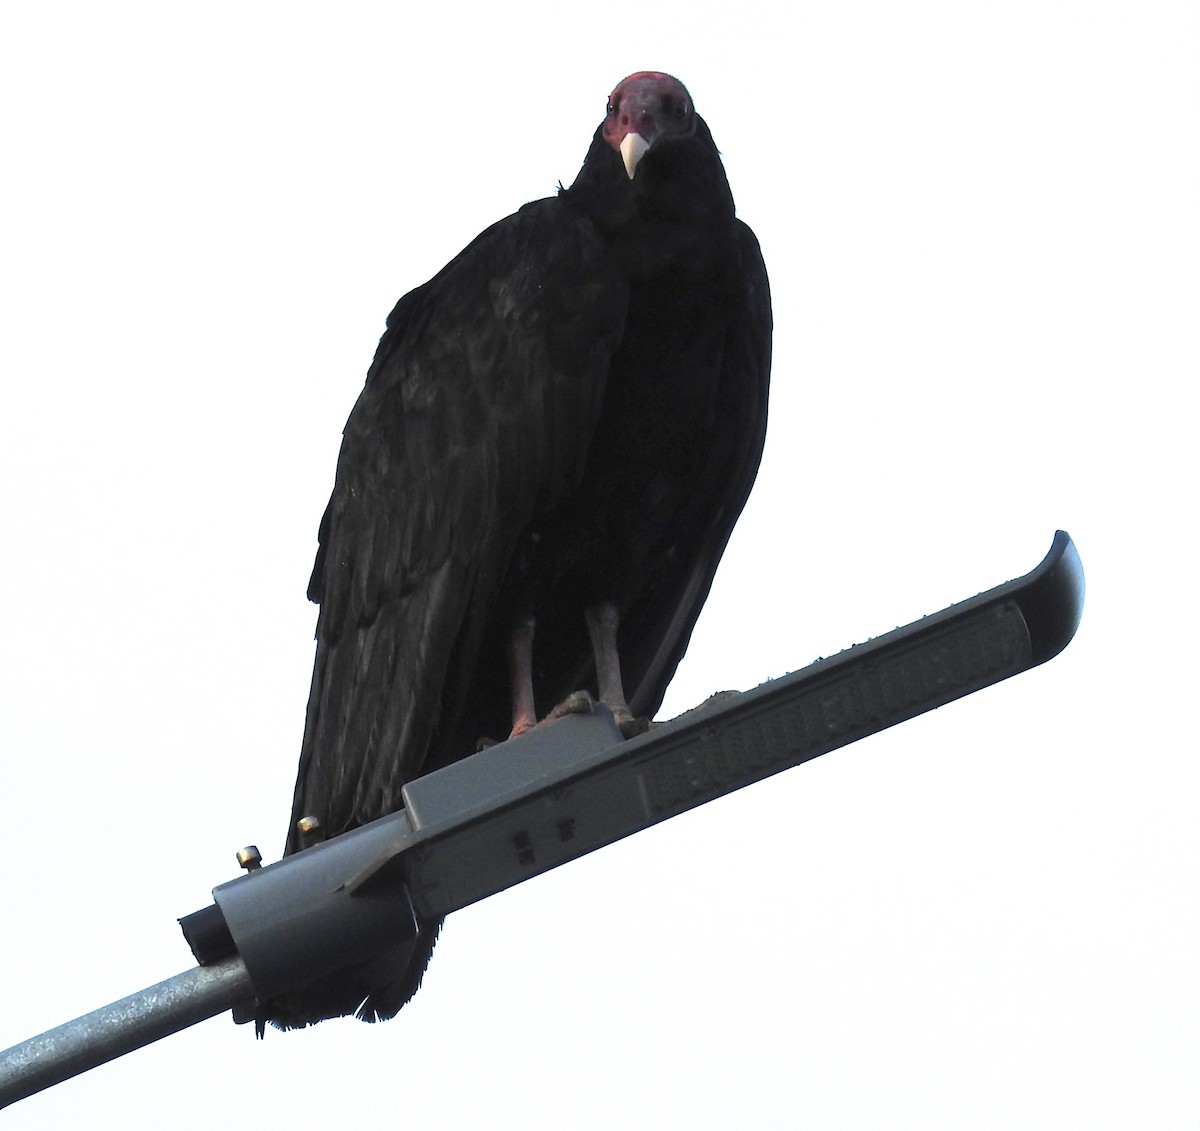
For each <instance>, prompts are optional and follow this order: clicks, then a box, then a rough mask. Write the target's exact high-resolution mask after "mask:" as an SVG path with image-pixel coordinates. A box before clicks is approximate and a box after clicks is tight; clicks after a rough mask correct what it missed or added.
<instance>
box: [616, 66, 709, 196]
mask: <svg viewBox="0 0 1200 1131" xmlns="http://www.w3.org/2000/svg"><path fill="white" fill-rule="evenodd" d="M694 129H695V112H694V111H693V109H692V99H691V96H690V95H689V94H688V92H687V88H686V87H685V86H684V85H683V83H681V82H680V81H679V80H678V79H677V78H672V77H671V76H670V75H664V74H663V73H662V72H661V71H638V72H637V74H635V75H630V76H629V77H628V78H627V79H623V80H622V81H621V82H620V83H618V84H617V88H616V90H614V91H613V92H612V94H610V95H609V96H608V114H607V116H606V117H605V119H604V140H605V141H607V142H608V144H609V145H611V146H612V147H613V149H615V150H616V151H617V152H618V153H619V154H620V155H621V160H622V161H624V162H625V171H626V172H627V173H628V174H629V176H630V177H632V176H633V174H634V172H635V171H636V169H637V164H638V162H639V161H640V160H641V158H642V154H643V153H645V152H646V150H647V149H649V148H650V146H651V145H653V144H654V143H655V142H656V141H657V140H659V139H660V138H664V137H686V136H687V135H688V134H690V133H692V132H693V130H694Z"/></svg>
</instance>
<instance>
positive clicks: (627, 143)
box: [621, 133, 650, 180]
mask: <svg viewBox="0 0 1200 1131" xmlns="http://www.w3.org/2000/svg"><path fill="white" fill-rule="evenodd" d="M649 148H650V143H649V142H648V141H647V140H646V139H645V138H644V137H642V135H641V134H635V133H627V134H626V135H625V137H624V138H623V139H622V140H621V160H622V161H624V162H625V172H627V173H628V174H629V179H630V180H633V174H634V171H635V170H636V169H637V165H638V162H639V161H640V160H641V159H642V154H643V153H645V152H646V150H647V149H649Z"/></svg>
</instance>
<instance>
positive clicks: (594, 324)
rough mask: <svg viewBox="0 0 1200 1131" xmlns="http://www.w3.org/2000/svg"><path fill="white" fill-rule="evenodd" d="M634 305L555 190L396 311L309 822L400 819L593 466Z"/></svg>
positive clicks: (354, 452)
mask: <svg viewBox="0 0 1200 1131" xmlns="http://www.w3.org/2000/svg"><path fill="white" fill-rule="evenodd" d="M625 305H626V284H625V283H624V282H623V281H622V278H621V276H620V274H619V273H618V272H617V271H616V269H615V267H614V265H613V264H612V263H611V262H610V259H609V253H608V252H607V250H606V249H605V247H604V245H603V244H602V243H601V241H600V240H599V239H598V238H597V237H596V235H595V234H594V232H593V231H592V229H591V227H590V226H589V225H588V224H586V223H584V222H582V221H580V220H578V219H577V218H575V217H574V216H573V215H572V214H571V213H569V212H568V211H567V210H565V209H564V208H563V207H562V206H561V204H560V202H559V201H558V200H555V199H550V200H544V201H538V202H535V203H534V204H531V205H526V206H525V208H523V209H522V210H521V211H519V212H517V213H515V214H514V215H512V216H509V217H508V218H507V219H505V220H502V221H500V222H499V223H498V224H495V225H493V226H492V227H491V228H489V229H487V230H486V231H485V232H483V233H482V234H481V235H480V236H479V237H478V238H477V239H476V240H474V241H473V242H472V243H471V244H470V245H469V246H468V247H467V248H466V249H465V250H464V251H463V252H462V253H461V254H460V255H458V256H457V257H456V258H455V259H454V260H452V261H451V262H450V264H448V265H447V267H445V268H444V269H443V270H442V271H441V272H439V274H438V275H436V276H435V277H434V278H433V279H432V280H430V281H429V282H428V283H426V284H425V285H424V286H422V287H419V288H417V289H416V290H414V291H412V292H410V293H409V294H407V295H406V296H405V297H404V298H402V299H401V300H400V302H399V303H398V304H397V305H396V307H395V309H394V310H393V311H392V314H391V315H390V317H389V318H388V328H387V331H386V332H385V334H384V336H383V338H382V340H381V341H380V344H379V348H378V350H377V352H376V356H375V359H374V361H373V363H372V365H371V368H370V370H369V372H368V374H367V382H366V387H365V388H364V389H363V392H362V394H361V395H360V397H359V399H358V402H357V403H356V404H355V406H354V409H353V410H352V412H351V414H350V417H349V420H348V421H347V424H346V428H345V431H344V440H343V444H342V450H341V454H340V456H339V459H338V468H337V476H336V480H335V486H334V491H333V496H332V498H331V499H330V502H329V506H328V508H327V509H326V512H325V516H324V518H323V519H322V522H321V529H320V543H321V544H320V550H319V552H318V556H317V561H316V565H315V567H314V570H313V576H312V579H311V581H310V585H309V596H310V597H311V598H312V599H313V600H315V601H318V602H319V603H320V605H321V609H320V613H319V615H318V619H317V660H316V664H315V666H314V672H313V683H312V690H311V692H310V698H309V705H308V715H307V719H306V724H305V733H304V741H303V746H302V750H301V762H300V774H299V779H298V781H297V787H296V796H295V801H294V807H293V814H292V827H293V829H294V824H295V821H296V820H297V819H298V818H299V817H300V816H303V815H306V814H309V813H315V814H316V815H317V816H319V817H320V818H321V820H322V822H323V824H324V825H325V827H326V831H327V833H328V835H336V834H337V833H339V832H341V831H343V830H344V829H345V828H347V827H350V826H352V825H355V824H360V823H363V822H365V821H369V820H372V819H374V818H375V817H378V816H382V815H384V814H385V813H388V812H391V811H392V810H394V809H395V808H396V807H397V806H398V805H399V790H400V787H401V786H402V785H403V784H404V782H406V781H407V780H409V779H411V778H412V777H414V776H416V775H417V774H419V773H420V772H421V770H422V762H423V760H424V759H425V756H426V751H427V749H428V747H429V744H430V740H431V736H432V735H433V734H434V732H435V730H436V728H437V726H438V723H439V716H440V714H441V707H442V700H443V694H442V692H443V688H444V687H445V686H446V685H447V683H451V684H452V683H454V680H453V679H448V675H449V673H448V671H447V668H448V665H449V664H450V663H451V662H452V660H453V663H455V664H456V665H460V666H465V667H466V669H467V670H469V669H470V668H473V666H474V659H475V657H474V655H471V654H467V653H470V650H471V649H470V641H469V640H468V641H465V642H464V639H463V635H462V634H463V630H464V626H465V625H468V624H469V622H470V621H471V617H472V612H473V611H479V610H486V609H487V608H488V607H489V605H490V602H491V600H492V597H493V595H494V591H495V588H496V586H497V585H498V584H499V581H500V579H501V578H502V577H503V575H504V573H505V570H506V569H507V567H508V563H509V559H510V558H511V556H512V554H513V550H514V546H515V543H516V540H517V538H518V537H519V535H520V534H521V532H522V531H523V530H524V529H525V527H526V526H527V525H528V524H529V522H530V520H531V519H532V517H533V515H534V514H535V513H536V512H537V511H538V510H540V509H543V508H547V507H552V506H553V505H554V504H555V502H556V501H557V500H559V499H561V498H562V497H563V496H564V495H565V494H566V493H567V492H568V491H570V490H571V489H572V488H573V487H574V486H575V484H576V483H577V482H578V479H579V477H580V475H581V474H582V470H583V465H584V458H585V455H586V452H587V447H588V441H589V439H590V436H591V430H592V428H593V427H594V424H595V419H596V415H597V412H598V409H599V405H600V402H601V399H602V397H603V392H604V387H605V379H606V376H607V371H608V364H609V360H610V358H611V356H612V353H613V350H614V349H615V348H616V345H617V344H618V342H619V341H620V337H621V333H622V330H623V320H624V311H625ZM477 635H478V634H476V636H477ZM464 644H465V646H464ZM474 644H475V647H477V646H478V640H477V639H476V640H475V642H474ZM499 675H500V677H501V678H507V677H506V676H505V674H504V673H503V672H502V673H499ZM466 753H469V751H459V752H456V756H461V755H463V754H466ZM294 835H295V834H294V832H289V849H291V848H294V847H296V846H295V844H294V843H293V842H294Z"/></svg>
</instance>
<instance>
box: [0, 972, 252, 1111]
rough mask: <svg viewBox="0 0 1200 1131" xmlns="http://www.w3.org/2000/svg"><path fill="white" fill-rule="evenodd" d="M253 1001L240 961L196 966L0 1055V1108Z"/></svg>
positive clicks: (250, 988) (246, 975)
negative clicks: (245, 1002) (236, 1006)
mask: <svg viewBox="0 0 1200 1131" xmlns="http://www.w3.org/2000/svg"><path fill="white" fill-rule="evenodd" d="M253 997H254V987H253V986H252V985H251V984H250V975H249V974H247V973H246V966H245V963H243V962H242V960H241V959H240V958H238V957H236V956H235V957H233V958H228V959H226V960H225V961H223V962H218V963H215V964H214V965H212V966H197V967H195V968H193V969H191V970H186V971H184V973H182V974H176V975H175V977H174V978H168V979H167V980H166V981H165V982H159V983H158V985H156V986H150V987H149V988H148V989H145V990H141V991H139V992H138V993H136V994H130V996H129V997H126V998H122V999H121V1000H120V1001H115V1002H113V1003H112V1004H111V1005H106V1006H104V1007H103V1008H102V1009H97V1010H95V1011H94V1012H92V1013H88V1014H85V1015H84V1016H83V1017H77V1018H76V1019H75V1020H74V1021H68V1022H67V1023H66V1024H65V1025H60V1026H59V1027H58V1028H57V1029H51V1030H50V1031H49V1032H48V1033H42V1034H41V1036H38V1037H32V1038H30V1039H29V1040H28V1041H24V1042H22V1043H21V1044H19V1045H13V1047H12V1048H10V1049H7V1050H6V1051H4V1052H0V1107H7V1106H8V1105H9V1104H12V1103H16V1102H17V1100H23V1099H24V1098H25V1097H26V1096H32V1095H33V1094H34V1093H36V1092H40V1091H42V1090H43V1089H45V1088H49V1087H52V1086H53V1085H55V1084H60V1083H62V1081H63V1080H69V1079H70V1078H71V1077H72V1076H78V1075H79V1073H81V1072H86V1071H88V1069H90V1068H95V1067H96V1066H97V1065H100V1064H106V1063H107V1062H108V1061H110V1060H116V1058H117V1057H119V1056H124V1055H125V1053H127V1052H132V1051H133V1050H134V1049H140V1048H141V1047H142V1046H143V1045H149V1044H152V1043H153V1042H154V1041H157V1040H161V1039H162V1038H163V1037H169V1036H170V1035H171V1034H172V1033H178V1032H179V1031H180V1030H181V1029H186V1028H188V1026H190V1025H195V1024H196V1023H197V1022H199V1021H205V1020H207V1019H208V1018H209V1017H215V1016H216V1015H217V1014H218V1013H224V1012H225V1011H226V1010H228V1009H232V1008H233V1007H234V1006H235V1005H239V1004H241V1003H242V1002H244V1001H249V1000H251V999H252V998H253Z"/></svg>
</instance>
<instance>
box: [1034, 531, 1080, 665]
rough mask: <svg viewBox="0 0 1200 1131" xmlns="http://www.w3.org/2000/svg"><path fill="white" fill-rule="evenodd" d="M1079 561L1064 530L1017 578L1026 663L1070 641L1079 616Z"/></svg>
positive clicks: (1036, 661)
mask: <svg viewBox="0 0 1200 1131" xmlns="http://www.w3.org/2000/svg"><path fill="white" fill-rule="evenodd" d="M1083 595H1084V581H1083V562H1081V561H1080V560H1079V551H1078V550H1076V549H1075V543H1074V542H1072V541H1071V536H1070V535H1069V534H1068V533H1067V532H1066V531H1065V530H1059V531H1056V532H1055V535H1054V542H1053V543H1052V544H1051V546H1050V552H1049V553H1048V554H1047V555H1046V556H1045V558H1043V559H1042V561H1041V564H1040V565H1038V566H1037V567H1036V568H1035V569H1033V570H1031V571H1030V572H1029V573H1028V574H1026V575H1025V576H1024V577H1023V578H1022V579H1021V595H1020V598H1019V604H1020V607H1021V614H1022V615H1023V616H1024V618H1025V624H1026V626H1027V627H1028V629H1029V643H1030V648H1031V651H1032V662H1031V664H1030V667H1036V666H1037V665H1038V664H1044V663H1045V662H1046V661H1047V660H1052V659H1053V658H1054V657H1055V656H1057V655H1058V654H1059V652H1061V651H1062V650H1063V649H1064V648H1065V647H1066V646H1067V645H1068V644H1070V643H1071V639H1072V637H1074V635H1075V630H1076V629H1077V628H1078V627H1079V620H1080V618H1081V617H1082V616H1083Z"/></svg>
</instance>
